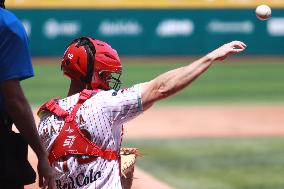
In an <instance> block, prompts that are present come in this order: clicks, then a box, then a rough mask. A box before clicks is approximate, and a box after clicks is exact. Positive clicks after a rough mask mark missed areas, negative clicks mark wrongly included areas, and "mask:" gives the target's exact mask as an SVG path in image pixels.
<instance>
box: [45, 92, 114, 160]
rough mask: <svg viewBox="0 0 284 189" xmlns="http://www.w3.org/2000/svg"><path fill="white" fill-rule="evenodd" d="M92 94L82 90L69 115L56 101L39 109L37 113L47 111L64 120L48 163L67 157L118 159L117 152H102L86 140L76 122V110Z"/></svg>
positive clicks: (49, 102) (107, 150) (108, 150)
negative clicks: (84, 156) (83, 156)
mask: <svg viewBox="0 0 284 189" xmlns="http://www.w3.org/2000/svg"><path fill="white" fill-rule="evenodd" d="M92 93H93V91H91V90H83V91H82V92H81V93H80V96H79V99H78V102H77V104H76V105H75V106H74V108H73V110H72V112H71V113H70V114H69V113H68V112H67V111H65V110H63V109H62V108H61V107H60V106H59V105H58V103H57V100H56V99H51V100H50V101H48V102H47V103H45V104H44V105H43V106H42V107H41V108H40V110H39V111H41V110H48V111H50V112H52V113H54V114H55V115H57V116H58V117H62V118H64V125H63V127H62V129H61V130H60V131H59V135H58V136H57V137H56V139H55V141H54V143H53V146H52V148H51V151H50V153H49V156H48V159H49V161H50V163H53V162H54V161H56V160H58V159H59V158H62V157H65V156H67V155H79V156H82V155H87V156H97V157H101V158H103V159H106V160H117V159H118V152H116V151H113V150H110V149H106V150H104V149H102V148H101V147H99V146H97V145H96V144H95V143H93V142H92V141H90V140H89V139H88V138H86V137H85V135H84V134H83V133H82V132H81V130H80V129H79V127H78V123H77V122H76V118H75V116H76V113H77V111H78V109H79V108H80V107H81V105H82V104H83V103H84V102H85V101H86V100H87V99H88V98H90V97H91V95H92Z"/></svg>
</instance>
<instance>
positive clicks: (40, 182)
mask: <svg viewBox="0 0 284 189" xmlns="http://www.w3.org/2000/svg"><path fill="white" fill-rule="evenodd" d="M38 178H39V181H38V185H39V187H42V185H43V177H42V176H41V175H39V177H38Z"/></svg>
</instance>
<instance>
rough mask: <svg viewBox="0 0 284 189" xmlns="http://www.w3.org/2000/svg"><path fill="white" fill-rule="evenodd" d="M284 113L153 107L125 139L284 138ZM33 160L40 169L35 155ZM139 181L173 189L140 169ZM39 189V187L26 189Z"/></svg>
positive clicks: (141, 186)
mask: <svg viewBox="0 0 284 189" xmlns="http://www.w3.org/2000/svg"><path fill="white" fill-rule="evenodd" d="M283 112H284V104H280V105H222V106H221V105H220V106H216V105H211V106H187V107H153V108H152V109H150V110H148V111H147V112H145V113H144V115H142V116H140V117H138V118H136V119H134V120H133V121H131V122H129V123H127V124H126V125H125V134H124V136H125V138H127V139H145V138H149V139H158V138H190V137H236V136H238V137H255V136H284V116H282V115H283ZM37 121H38V120H37ZM29 159H30V161H31V162H32V165H33V167H34V168H36V163H37V162H36V159H35V156H34V154H33V153H32V152H31V153H29ZM140 161H141V160H140ZM135 178H136V179H135V180H134V184H133V189H145V188H148V187H147V186H151V188H159V189H171V187H170V186H167V185H166V184H164V183H161V182H159V181H158V180H156V179H155V178H154V177H153V176H151V175H149V174H147V173H146V172H144V171H143V170H140V169H139V168H137V169H136V170H135ZM146 183H147V184H146ZM37 188H38V187H37V184H34V185H29V186H26V187H25V189H37Z"/></svg>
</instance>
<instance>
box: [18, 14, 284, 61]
mask: <svg viewBox="0 0 284 189" xmlns="http://www.w3.org/2000/svg"><path fill="white" fill-rule="evenodd" d="M12 11H13V12H14V13H15V14H16V15H17V16H18V17H19V18H20V19H21V21H22V22H23V24H24V26H25V28H26V30H27V33H28V35H29V39H30V46H31V50H32V55H33V56H58V55H62V54H63V52H64V49H65V48H66V46H67V45H68V43H69V42H70V41H71V40H73V39H74V38H75V37H79V36H82V35H85V36H92V37H93V38H97V39H100V40H103V41H106V42H107V43H109V44H111V45H112V46H113V47H114V48H115V49H117V51H118V52H119V54H120V55H135V56H149V55H158V56H159V55H169V56H172V55H200V54H204V53H207V52H208V51H210V50H213V49H214V48H216V47H217V46H219V45H220V44H223V43H225V42H229V41H231V40H241V41H244V42H245V43H247V44H248V48H247V51H246V54H249V55H284V9H280V8H279V9H277V8H274V9H273V12H272V15H273V16H272V18H270V19H269V20H267V21H260V20H258V19H257V18H256V16H255V12H254V9H190V10H189V9H14V10H12Z"/></svg>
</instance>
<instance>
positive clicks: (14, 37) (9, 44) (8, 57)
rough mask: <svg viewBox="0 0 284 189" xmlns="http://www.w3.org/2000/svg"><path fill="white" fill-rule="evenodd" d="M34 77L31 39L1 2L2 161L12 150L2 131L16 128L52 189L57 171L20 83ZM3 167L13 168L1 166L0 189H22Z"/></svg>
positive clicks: (44, 182) (43, 182)
mask: <svg viewBox="0 0 284 189" xmlns="http://www.w3.org/2000/svg"><path fill="white" fill-rule="evenodd" d="M33 75H34V72H33V68H32V63H31V55H30V51H29V47H28V38H27V34H26V32H25V30H24V27H23V25H22V24H21V22H20V21H19V20H18V18H17V17H16V16H15V15H14V14H13V13H12V12H10V11H9V10H6V9H5V0H0V128H1V129H0V140H2V142H1V146H0V148H1V149H0V150H1V155H0V156H1V158H0V161H1V160H2V161H3V156H5V149H8V150H9V147H10V145H9V142H7V141H6V142H5V141H3V140H4V138H5V137H3V134H5V132H3V128H5V129H7V130H9V132H10V130H11V128H12V124H14V125H15V126H16V128H17V129H18V130H19V132H20V134H21V135H22V137H23V139H24V140H25V141H26V142H27V143H28V144H29V145H30V146H31V148H32V149H33V150H34V152H35V154H36V156H37V158H38V165H37V171H38V175H39V185H40V187H44V188H53V187H54V186H53V182H51V181H53V176H54V171H53V169H52V168H51V167H50V165H49V162H48V158H47V153H46V150H45V149H44V147H43V146H42V144H41V141H40V138H39V136H38V133H37V129H36V125H35V121H34V117H33V114H32V111H31V108H30V105H29V103H28V101H27V99H26V97H25V95H24V92H23V90H22V88H21V84H20V81H21V80H24V79H27V78H30V77H32V76H33ZM5 131H6V130H5ZM10 148H11V147H10ZM6 156H7V155H6ZM11 158H12V157H11ZM6 159H7V158H6ZM8 159H9V157H8ZM3 166H6V167H7V166H10V165H6V164H5V162H0V167H1V168H0V169H1V170H0V188H9V189H19V188H22V189H23V188H24V184H25V183H19V181H17V180H13V178H11V180H12V181H11V180H10V178H9V179H7V173H5V172H3V169H2V168H3ZM11 167H12V166H11ZM4 170H5V169H4ZM8 171H14V172H15V173H17V169H16V170H9V169H8Z"/></svg>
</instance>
